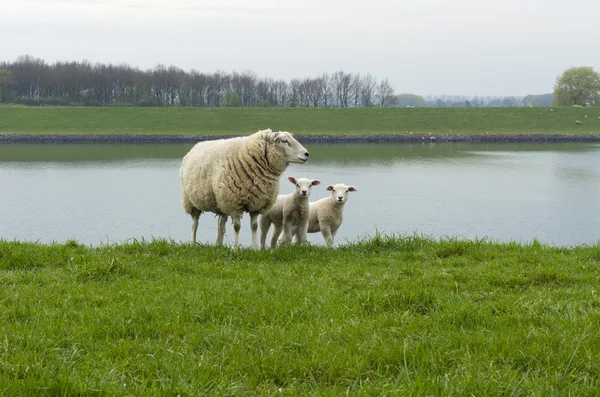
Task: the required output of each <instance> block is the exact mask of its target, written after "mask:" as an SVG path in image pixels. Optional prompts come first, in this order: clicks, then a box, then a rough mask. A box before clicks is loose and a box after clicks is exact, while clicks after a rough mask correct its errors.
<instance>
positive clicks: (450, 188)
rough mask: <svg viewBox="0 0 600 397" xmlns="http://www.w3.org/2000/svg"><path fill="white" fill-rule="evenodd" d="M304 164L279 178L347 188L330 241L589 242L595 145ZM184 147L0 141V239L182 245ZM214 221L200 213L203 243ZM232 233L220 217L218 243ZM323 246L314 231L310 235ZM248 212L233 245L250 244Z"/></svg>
mask: <svg viewBox="0 0 600 397" xmlns="http://www.w3.org/2000/svg"><path fill="white" fill-rule="evenodd" d="M306 146H307V149H309V151H310V152H311V160H310V161H309V162H308V163H306V164H304V165H296V164H294V165H291V166H290V167H289V168H288V170H287V172H286V173H285V174H284V176H283V177H282V182H281V192H282V193H288V192H291V191H292V189H293V186H292V185H291V184H290V183H289V182H288V181H287V180H286V179H285V177H286V176H287V175H294V176H296V177H309V178H316V179H321V181H322V182H323V185H320V186H316V187H315V188H314V189H313V194H312V196H311V200H316V199H319V198H321V197H325V196H327V194H328V193H327V192H326V191H325V190H324V187H325V186H327V185H328V184H335V183H339V182H343V183H346V184H348V185H354V186H356V187H357V189H358V191H357V192H355V193H350V197H349V200H348V203H347V204H346V208H345V211H344V213H345V220H344V224H343V225H342V227H341V229H340V231H339V232H338V235H337V237H336V243H340V242H342V243H343V242H344V241H353V240H356V239H359V238H362V237H366V236H369V235H371V236H372V235H375V234H376V233H377V232H381V233H386V234H413V233H418V234H424V235H428V236H433V237H436V238H439V237H444V236H449V237H459V238H484V237H487V238H489V239H491V240H494V241H519V242H530V241H532V240H533V239H538V240H539V241H541V242H544V243H548V244H553V245H579V244H596V243H597V242H598V239H599V238H600V189H599V187H600V145H596V144H558V145H553V144H453V145H442V144H436V145H389V144H388V145H306ZM190 147H191V145H188V144H186V145H181V144H179V145H3V146H0V238H3V239H8V240H12V239H18V240H27V241H41V242H51V241H57V242H63V241H65V240H67V239H71V238H72V239H75V240H78V241H80V242H82V243H86V244H93V245H100V244H106V243H112V242H123V241H126V240H129V239H132V238H136V239H141V238H146V239H151V238H153V237H156V238H167V239H173V240H175V241H188V240H189V237H190V229H191V218H190V217H189V216H188V215H187V214H185V213H184V212H183V210H182V208H181V204H180V190H179V189H180V188H179V179H178V171H179V165H180V163H181V158H182V157H183V155H184V154H185V153H186V152H187V151H188V150H189V148H190ZM216 224H217V219H216V218H215V217H214V216H213V215H212V214H204V215H203V216H202V217H201V218H200V227H199V233H198V239H199V241H202V242H210V243H214V240H215V237H216ZM232 239H233V229H232V226H231V224H230V223H229V224H228V232H227V234H226V242H227V243H231V241H232ZM309 240H310V241H312V242H313V243H318V244H324V241H323V238H322V236H321V235H320V234H311V235H309ZM250 241H251V240H250V227H249V217H248V216H247V215H246V216H244V217H243V218H242V231H241V243H242V244H243V245H246V246H247V245H249V244H250Z"/></svg>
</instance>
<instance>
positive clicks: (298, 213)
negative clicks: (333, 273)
mask: <svg viewBox="0 0 600 397" xmlns="http://www.w3.org/2000/svg"><path fill="white" fill-rule="evenodd" d="M288 180H289V181H290V182H291V183H293V184H295V185H296V188H295V190H294V192H292V193H290V194H286V195H279V196H277V201H275V204H274V205H273V207H271V209H270V210H269V211H268V212H266V213H264V214H262V215H261V216H260V246H261V248H265V241H266V239H267V233H268V232H269V228H270V227H271V223H272V224H273V235H272V236H271V248H275V247H276V246H277V239H278V238H279V235H280V234H281V231H282V229H283V236H282V238H281V240H279V245H285V244H287V243H289V242H290V241H292V236H294V235H296V236H297V241H296V242H299V243H301V244H302V243H305V242H306V229H307V228H308V197H309V196H310V193H311V190H312V187H313V186H316V185H319V184H320V183H321V181H319V180H318V179H307V178H300V179H296V178H294V177H293V176H289V177H288Z"/></svg>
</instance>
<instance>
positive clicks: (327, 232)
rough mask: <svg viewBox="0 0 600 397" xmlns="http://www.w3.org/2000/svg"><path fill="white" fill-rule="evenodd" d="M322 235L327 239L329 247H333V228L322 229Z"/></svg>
mask: <svg viewBox="0 0 600 397" xmlns="http://www.w3.org/2000/svg"><path fill="white" fill-rule="evenodd" d="M321 233H322V234H323V237H324V238H325V242H326V243H327V246H328V247H331V246H333V234H332V233H331V228H330V227H329V226H325V227H321Z"/></svg>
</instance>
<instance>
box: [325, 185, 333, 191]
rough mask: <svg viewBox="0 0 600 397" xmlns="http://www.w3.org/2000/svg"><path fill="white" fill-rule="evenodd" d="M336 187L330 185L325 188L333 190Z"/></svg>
mask: <svg viewBox="0 0 600 397" xmlns="http://www.w3.org/2000/svg"><path fill="white" fill-rule="evenodd" d="M333 189H334V187H333V185H329V186H327V187H326V188H325V190H329V191H332V190H333Z"/></svg>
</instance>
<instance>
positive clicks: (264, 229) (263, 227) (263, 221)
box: [260, 215, 271, 248]
mask: <svg viewBox="0 0 600 397" xmlns="http://www.w3.org/2000/svg"><path fill="white" fill-rule="evenodd" d="M270 227H271V220H270V219H269V217H268V216H265V215H263V216H261V217H260V248H265V242H266V241H267V233H269V228H270Z"/></svg>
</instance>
